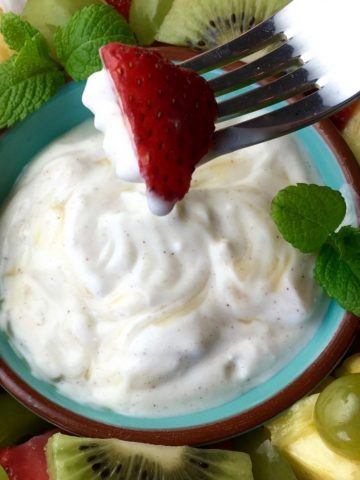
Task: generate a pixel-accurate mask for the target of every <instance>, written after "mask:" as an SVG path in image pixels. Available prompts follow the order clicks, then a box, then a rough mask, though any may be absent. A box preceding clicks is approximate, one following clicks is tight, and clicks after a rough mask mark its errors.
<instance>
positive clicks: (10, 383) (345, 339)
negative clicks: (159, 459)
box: [0, 83, 360, 445]
mask: <svg viewBox="0 0 360 480" xmlns="http://www.w3.org/2000/svg"><path fill="white" fill-rule="evenodd" d="M83 87H84V85H83V84H82V83H72V84H68V85H67V86H65V87H64V88H63V89H62V90H61V91H60V92H59V94H58V95H57V96H55V97H54V98H53V99H52V100H51V101H50V102H48V103H47V104H46V105H45V106H44V107H42V108H41V109H40V110H39V111H38V112H36V113H35V114H33V115H32V116H30V117H29V118H27V119H26V120H25V121H23V122H22V123H20V124H19V125H17V126H16V127H14V128H12V129H11V130H9V131H8V132H6V133H5V134H3V135H2V136H1V137H0V172H1V174H0V201H1V202H4V200H5V199H6V197H7V195H8V194H9V192H10V191H11V189H12V187H13V185H14V182H15V181H16V179H17V177H18V176H19V174H20V173H21V171H22V169H23V168H24V167H25V165H26V164H27V163H28V162H29V161H30V160H31V159H32V157H34V155H36V154H37V153H38V152H39V151H40V150H41V149H42V148H44V147H45V146H46V145H48V144H49V143H50V142H52V141H53V140H54V139H56V138H57V137H59V136H60V135H62V134H64V133H66V132H67V131H69V130H70V129H72V128H73V127H75V126H76V125H78V124H80V123H82V122H83V121H85V120H87V119H89V118H90V117H91V114H90V113H89V111H88V110H86V109H85V108H84V107H83V106H82V103H81V94H82V91H83ZM294 136H295V137H296V139H297V141H298V142H299V144H301V146H302V147H303V149H304V150H305V151H306V153H307V155H308V156H309V158H310V160H311V163H312V164H313V166H314V167H315V169H316V170H317V172H318V175H319V177H320V178H321V179H322V180H323V182H324V183H325V184H326V185H329V186H330V187H333V188H335V189H339V188H340V187H341V186H342V185H343V184H344V183H345V182H348V183H349V184H350V185H351V186H352V188H353V190H354V191H355V192H358V193H359V192H360V173H359V167H358V165H357V163H356V161H355V159H354V157H353V156H352V155H351V153H350V151H349V150H348V148H347V147H346V145H345V143H344V142H343V141H342V140H341V138H340V135H339V134H338V133H337V131H336V130H335V128H334V127H333V126H332V125H331V124H330V122H322V123H320V124H319V125H317V126H316V127H309V128H306V129H304V130H302V131H299V132H297V133H296V134H294ZM354 198H355V196H354ZM352 207H353V208H354V211H356V212H357V214H358V212H359V210H358V205H357V204H356V201H355V200H354V201H353V205H352ZM324 301H325V300H324ZM321 315H322V318H321V322H320V324H319V327H318V329H317V331H316V333H315V334H314V336H313V338H312V339H311V341H309V343H308V344H307V345H306V346H305V347H304V348H303V349H302V351H300V352H299V353H298V355H296V357H295V358H293V359H292V360H291V361H290V362H289V363H288V364H287V365H286V366H285V367H284V368H283V369H282V370H281V371H279V372H278V373H277V374H275V375H274V376H273V377H271V378H270V379H269V380H267V381H266V382H265V383H262V384H261V385H258V386H257V387H255V388H253V389H251V390H250V391H247V392H246V393H244V394H242V395H241V396H239V397H238V398H235V399H234V400H232V401H230V402H226V403H225V404H223V405H220V406H218V407H215V408H211V409H205V410H202V411H198V412H195V413H191V414H187V415H181V416H171V417H166V418H139V417H131V416H125V415H121V414H119V413H114V412H112V411H110V410H106V409H101V408H95V407H91V406H87V405H82V404H79V403H77V402H75V401H73V400H71V399H69V398H66V397H65V396H63V395H61V394H60V393H59V392H58V391H57V390H56V388H55V386H54V385H51V384H49V383H45V382H44V381H41V380H39V379H37V378H35V377H34V376H33V375H32V372H31V370H30V368H29V366H28V365H27V363H26V362H25V361H24V360H23V359H22V358H20V357H19V356H18V355H17V354H16V353H15V351H14V350H13V349H12V347H11V345H10V343H9V341H8V338H7V336H6V334H5V333H0V382H1V384H2V385H3V386H4V387H5V388H6V389H7V390H8V391H9V392H10V393H11V394H12V395H14V396H15V397H16V398H17V399H18V400H19V401H20V402H22V403H23V404H24V405H26V406H27V407H29V408H30V409H31V410H33V411H34V412H35V413H37V414H39V415H40V416H42V417H44V418H45V419H47V420H49V421H50V422H51V423H53V424H55V425H57V426H59V427H60V428H62V429H63V430H66V431H69V432H71V433H74V434H79V435H85V436H93V437H117V438H122V439H127V440H133V441H141V442H149V443H160V444H167V445H181V444H204V443H211V442H214V441H217V440H221V439H225V438H230V437H232V436H235V435H237V434H239V433H242V432H244V431H247V430H249V429H252V428H254V427H256V426H258V425H260V424H261V423H263V422H265V421H266V420H268V419H270V418H271V417H273V416H275V415H277V414H278V413H279V412H281V411H282V410H283V409H285V408H286V407H288V406H290V405H291V404H292V403H294V402H295V401H296V400H298V399H299V398H301V397H302V396H304V395H305V394H307V393H308V392H310V391H311V390H312V389H313V388H315V386H316V385H317V384H318V383H319V382H320V381H321V380H322V379H323V378H324V377H325V376H326V375H327V374H328V373H329V372H330V371H331V370H332V369H333V368H334V367H335V365H336V364H337V363H338V362H339V361H340V359H341V358H342V357H343V355H344V354H345V352H346V351H347V349H348V348H349V346H350V344H351V342H352V340H353V338H354V337H355V335H356V332H357V328H358V321H357V319H356V318H355V317H354V316H352V315H350V314H348V313H346V312H345V311H344V310H343V309H342V308H340V307H339V305H337V304H336V303H335V302H328V305H327V308H325V313H322V314H321Z"/></svg>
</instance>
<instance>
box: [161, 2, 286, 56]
mask: <svg viewBox="0 0 360 480" xmlns="http://www.w3.org/2000/svg"><path fill="white" fill-rule="evenodd" d="M287 3H289V0H196V1H194V0H174V2H173V4H172V7H171V9H170V10H169V12H168V14H167V15H166V16H165V18H164V20H163V22H162V24H161V26H160V28H159V30H158V32H157V34H156V36H155V38H156V40H158V41H160V42H164V43H169V44H172V45H183V46H189V47H192V48H199V49H202V50H207V49H209V48H213V47H215V46H218V45H222V44H224V43H226V42H228V41H229V40H232V39H233V38H235V37H237V36H239V35H241V34H242V33H244V32H246V31H247V30H249V29H250V28H252V27H253V26H254V25H256V24H257V23H260V22H261V21H263V20H265V19H266V18H268V17H270V16H271V15H272V14H273V13H275V12H276V11H278V10H280V8H282V7H284V6H285V5H286V4H287Z"/></svg>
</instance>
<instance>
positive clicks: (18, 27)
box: [0, 2, 136, 129]
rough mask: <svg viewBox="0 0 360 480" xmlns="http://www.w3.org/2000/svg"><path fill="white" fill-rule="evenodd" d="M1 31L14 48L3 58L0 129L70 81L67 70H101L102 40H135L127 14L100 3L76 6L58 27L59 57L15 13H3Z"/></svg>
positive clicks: (82, 74) (80, 75)
mask: <svg viewBox="0 0 360 480" xmlns="http://www.w3.org/2000/svg"><path fill="white" fill-rule="evenodd" d="M85 3H86V2H85ZM0 33H2V35H3V36H4V39H5V41H6V43H7V45H8V46H9V47H10V48H11V50H13V51H14V52H15V53H14V55H13V56H12V57H11V58H10V59H8V60H6V61H5V62H2V63H0V129H1V128H6V127H10V126H11V125H13V124H14V123H15V122H17V121H19V120H22V119H23V118H25V117H26V116H27V115H29V114H30V113H32V112H34V111H35V110H37V109H38V108H39V107H41V105H43V104H44V103H45V102H47V101H48V100H49V99H50V97H52V96H53V95H54V94H55V93H56V92H57V91H58V89H59V88H60V87H61V86H62V85H63V84H64V83H65V71H66V72H67V73H68V75H70V76H71V77H72V78H73V79H74V80H84V79H86V78H87V77H88V76H89V75H90V74H92V73H94V72H96V71H97V70H100V69H101V60H100V56H99V48H100V47H102V46H103V45H106V44H107V43H110V42H122V43H129V44H135V43H136V41H135V37H134V34H133V33H132V31H131V29H130V27H129V25H128V24H127V23H126V21H125V20H124V18H123V17H122V16H121V15H119V14H118V13H117V11H116V10H115V9H114V8H112V7H111V6H109V5H104V4H100V3H94V4H92V5H89V6H86V7H84V8H83V9H81V10H79V11H77V12H76V13H75V14H74V15H73V16H72V17H71V18H70V20H68V22H67V23H66V24H65V25H64V26H61V27H59V28H58V29H57V30H56V33H55V46H56V58H52V57H51V52H50V50H49V47H48V44H47V41H46V40H45V38H44V36H43V35H42V34H41V33H40V32H39V31H38V30H36V29H35V28H34V27H33V26H32V25H30V23H28V22H26V21H25V20H23V19H21V17H19V16H17V15H15V14H13V13H7V14H5V15H2V16H1V18H0Z"/></svg>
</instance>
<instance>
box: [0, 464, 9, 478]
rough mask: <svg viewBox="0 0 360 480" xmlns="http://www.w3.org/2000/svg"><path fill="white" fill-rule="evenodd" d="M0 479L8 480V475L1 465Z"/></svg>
mask: <svg viewBox="0 0 360 480" xmlns="http://www.w3.org/2000/svg"><path fill="white" fill-rule="evenodd" d="M0 480H9V477H8V476H7V475H6V472H5V470H4V469H3V467H2V466H1V465H0Z"/></svg>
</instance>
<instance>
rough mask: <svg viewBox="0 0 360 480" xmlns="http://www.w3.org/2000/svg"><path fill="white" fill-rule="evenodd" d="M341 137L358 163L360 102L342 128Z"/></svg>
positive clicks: (359, 155)
mask: <svg viewBox="0 0 360 480" xmlns="http://www.w3.org/2000/svg"><path fill="white" fill-rule="evenodd" d="M343 136H344V138H345V140H346V141H347V143H348V144H349V146H350V148H351V150H352V151H353V152H354V154H355V157H356V158H357V160H358V162H359V163H360V102H358V104H357V107H356V110H355V113H354V114H353V116H352V117H351V119H350V120H349V122H348V123H347V125H346V127H345V128H344V131H343Z"/></svg>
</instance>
